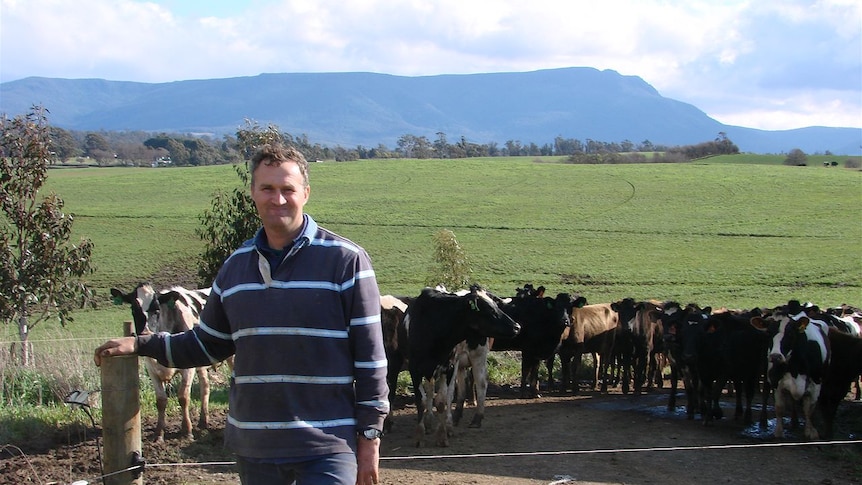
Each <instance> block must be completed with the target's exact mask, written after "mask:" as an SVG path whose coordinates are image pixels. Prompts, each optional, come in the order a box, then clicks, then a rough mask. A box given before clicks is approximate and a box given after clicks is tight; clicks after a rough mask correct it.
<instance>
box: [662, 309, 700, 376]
mask: <svg viewBox="0 0 862 485" xmlns="http://www.w3.org/2000/svg"><path fill="white" fill-rule="evenodd" d="M662 308H663V311H662V317H661V319H662V327H663V328H662V332H663V335H664V341H665V344H667V345H668V347H669V349H670V350H671V353H672V354H676V355H675V357H676V358H680V359H682V360H683V361H687V360H691V359H693V358H694V357H695V356H696V355H697V349H696V346H697V342H698V338H699V334H700V333H701V332H702V331H704V328H705V326H706V324H707V321H708V319H709V314H710V313H711V312H712V308H710V307H706V308H700V306H698V305H697V304H695V303H689V304H688V305H686V306H685V307H681V306H680V304H679V303H677V302H665V303H664V304H663V305H662Z"/></svg>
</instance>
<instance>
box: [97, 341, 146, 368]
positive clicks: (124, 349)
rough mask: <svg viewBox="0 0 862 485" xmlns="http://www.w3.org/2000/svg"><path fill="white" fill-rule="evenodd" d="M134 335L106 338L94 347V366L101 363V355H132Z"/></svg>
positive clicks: (134, 349) (133, 351)
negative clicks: (106, 339)
mask: <svg viewBox="0 0 862 485" xmlns="http://www.w3.org/2000/svg"><path fill="white" fill-rule="evenodd" d="M135 342H136V337H122V338H115V339H112V340H108V341H107V342H105V343H103V344H102V345H100V346H99V348H97V349H96V353H95V355H94V356H93V361H94V362H95V363H96V366H100V365H102V357H114V356H117V355H132V354H134V353H135V352H136V351H137V349H136V348H135Z"/></svg>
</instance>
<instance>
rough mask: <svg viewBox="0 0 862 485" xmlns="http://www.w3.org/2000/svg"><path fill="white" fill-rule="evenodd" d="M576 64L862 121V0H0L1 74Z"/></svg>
mask: <svg viewBox="0 0 862 485" xmlns="http://www.w3.org/2000/svg"><path fill="white" fill-rule="evenodd" d="M572 66H586V67H594V68H597V69H612V70H615V71H617V72H619V73H621V74H625V75H634V76H640V77H641V78H643V79H644V80H645V81H646V82H648V83H650V84H651V85H653V86H654V87H655V88H656V89H658V91H659V92H660V93H661V94H662V95H664V96H667V97H670V98H674V99H677V100H680V101H683V102H687V103H691V104H693V105H695V106H697V107H698V108H700V109H701V110H703V111H705V112H706V113H707V114H708V115H710V116H712V117H713V118H715V119H717V120H718V121H721V122H723V123H726V124H731V125H738V126H746V127H751V128H762V129H768V130H776V129H791V128H800V127H804V126H847V127H862V2H859V1H858V0H824V1H801V0H799V1H796V0H768V1H767V0H761V1H757V0H749V1H741V0H724V1H723V0H708V1H699V0H691V1H674V0H602V1H600V2H598V1H594V0H588V1H582V0H569V1H566V2H560V1H558V0H530V1H528V2H524V1H523V0H403V1H396V0H337V1H332V0H245V1H237V0H207V1H205V0H160V1H145V0H75V1H67V0H0V82H7V81H13V80H16V79H21V78H25V77H29V76H43V77H58V78H70V79H78V78H101V79H110V80H117V81H139V82H170V81H178V80H186V79H209V78H226V77H239V76H255V75H257V74H260V73H264V72H267V73H274V72H355V71H366V72H377V73H385V74H394V75H402V76H425V75H436V74H467V73H483V72H523V71H533V70H537V69H549V68H560V67H572ZM49 109H50V107H49Z"/></svg>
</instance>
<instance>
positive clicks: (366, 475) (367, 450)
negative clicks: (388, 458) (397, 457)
mask: <svg viewBox="0 0 862 485" xmlns="http://www.w3.org/2000/svg"><path fill="white" fill-rule="evenodd" d="M379 464H380V438H377V439H373V440H368V439H365V438H363V437H362V436H360V437H359V438H357V444H356V465H357V469H356V485H377V484H378V483H380V475H379V473H380V472H379V469H378V466H379Z"/></svg>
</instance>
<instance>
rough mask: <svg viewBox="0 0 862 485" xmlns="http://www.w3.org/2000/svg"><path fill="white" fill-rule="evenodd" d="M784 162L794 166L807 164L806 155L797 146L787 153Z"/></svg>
mask: <svg viewBox="0 0 862 485" xmlns="http://www.w3.org/2000/svg"><path fill="white" fill-rule="evenodd" d="M784 164H785V165H792V166H794V167H797V166H798V167H803V166H805V165H807V164H808V155H806V154H805V152H803V151H802V150H800V149H799V148H794V149H793V150H790V153H788V154H787V158H785V159H784Z"/></svg>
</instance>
